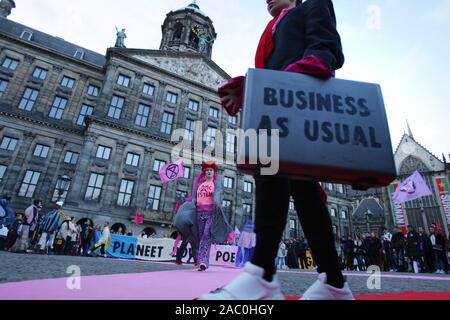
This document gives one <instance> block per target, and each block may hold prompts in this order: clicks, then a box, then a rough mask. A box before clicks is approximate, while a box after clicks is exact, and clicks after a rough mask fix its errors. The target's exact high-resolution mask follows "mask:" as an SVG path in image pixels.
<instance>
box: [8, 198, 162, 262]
mask: <svg viewBox="0 0 450 320" xmlns="http://www.w3.org/2000/svg"><path fill="white" fill-rule="evenodd" d="M11 198H12V194H11V193H10V192H7V193H5V194H4V196H3V198H2V199H1V200H0V250H6V251H10V252H16V253H42V254H57V255H72V256H101V257H106V252H105V246H106V245H107V244H108V243H109V242H111V234H119V235H126V236H133V232H132V231H131V228H128V229H127V228H126V226H125V227H122V226H118V227H117V228H112V227H110V225H109V223H108V222H106V223H104V224H103V225H100V224H97V225H94V223H93V221H92V220H91V219H88V218H84V219H80V220H78V221H75V218H74V217H70V216H67V215H65V214H64V212H63V209H62V208H63V205H64V203H63V202H62V201H58V202H57V203H56V204H55V208H54V209H52V210H50V211H48V212H43V210H42V208H43V205H42V201H41V200H40V199H35V200H34V201H33V204H32V205H30V206H29V207H28V208H27V209H26V210H25V212H24V214H22V213H15V212H14V209H13V208H11V206H10V202H11ZM96 232H99V234H100V237H99V239H96ZM152 236H154V234H149V233H148V232H146V231H143V232H142V233H141V235H140V237H142V238H149V237H152Z"/></svg>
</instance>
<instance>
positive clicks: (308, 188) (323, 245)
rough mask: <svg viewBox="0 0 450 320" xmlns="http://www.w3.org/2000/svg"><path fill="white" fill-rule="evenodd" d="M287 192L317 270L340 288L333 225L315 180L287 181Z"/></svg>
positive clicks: (340, 273)
mask: <svg viewBox="0 0 450 320" xmlns="http://www.w3.org/2000/svg"><path fill="white" fill-rule="evenodd" d="M291 194H292V196H293V198H294V202H295V207H296V209H297V214H298V217H299V220H300V223H301V224H302V228H303V231H304V233H305V236H306V239H307V240H308V243H309V246H310V248H311V251H312V252H313V254H314V259H315V261H316V264H317V271H318V272H319V273H323V272H325V273H326V274H327V283H328V284H330V285H332V286H335V287H338V288H342V287H343V285H344V277H343V275H342V272H341V270H340V267H339V258H338V255H337V252H336V247H335V241H334V233H333V227H332V223H331V218H330V214H329V212H328V208H327V206H326V204H325V203H324V201H323V199H322V197H321V194H320V189H319V185H318V184H317V183H316V182H307V181H291Z"/></svg>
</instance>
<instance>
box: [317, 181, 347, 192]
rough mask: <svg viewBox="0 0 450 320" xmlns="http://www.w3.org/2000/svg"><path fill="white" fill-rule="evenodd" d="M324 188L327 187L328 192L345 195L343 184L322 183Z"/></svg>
mask: <svg viewBox="0 0 450 320" xmlns="http://www.w3.org/2000/svg"><path fill="white" fill-rule="evenodd" d="M321 185H322V186H324V187H325V189H326V190H328V191H336V192H339V193H344V191H345V190H344V186H343V185H342V184H336V185H334V184H332V183H325V184H324V183H321Z"/></svg>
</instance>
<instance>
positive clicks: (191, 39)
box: [189, 31, 198, 49]
mask: <svg viewBox="0 0 450 320" xmlns="http://www.w3.org/2000/svg"><path fill="white" fill-rule="evenodd" d="M189 45H190V46H191V47H193V48H195V49H198V36H197V35H196V34H195V32H194V31H191V34H190V35H189Z"/></svg>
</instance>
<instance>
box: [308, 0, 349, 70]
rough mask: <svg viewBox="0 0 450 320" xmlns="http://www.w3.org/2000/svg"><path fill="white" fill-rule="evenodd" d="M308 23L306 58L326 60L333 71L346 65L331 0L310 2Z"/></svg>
mask: <svg viewBox="0 0 450 320" xmlns="http://www.w3.org/2000/svg"><path fill="white" fill-rule="evenodd" d="M309 2H310V3H311V4H310V8H309V10H308V18H307V23H306V42H307V47H306V50H305V53H304V57H307V56H310V55H314V56H318V57H320V58H322V59H323V60H325V61H326V62H327V63H328V64H329V66H330V68H331V69H332V70H337V69H339V68H341V67H342V66H343V64H344V55H343V53H342V44H341V39H340V36H339V33H338V32H337V29H336V16H335V13H334V8H333V3H332V2H331V0H313V1H311V0H310V1H309Z"/></svg>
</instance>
